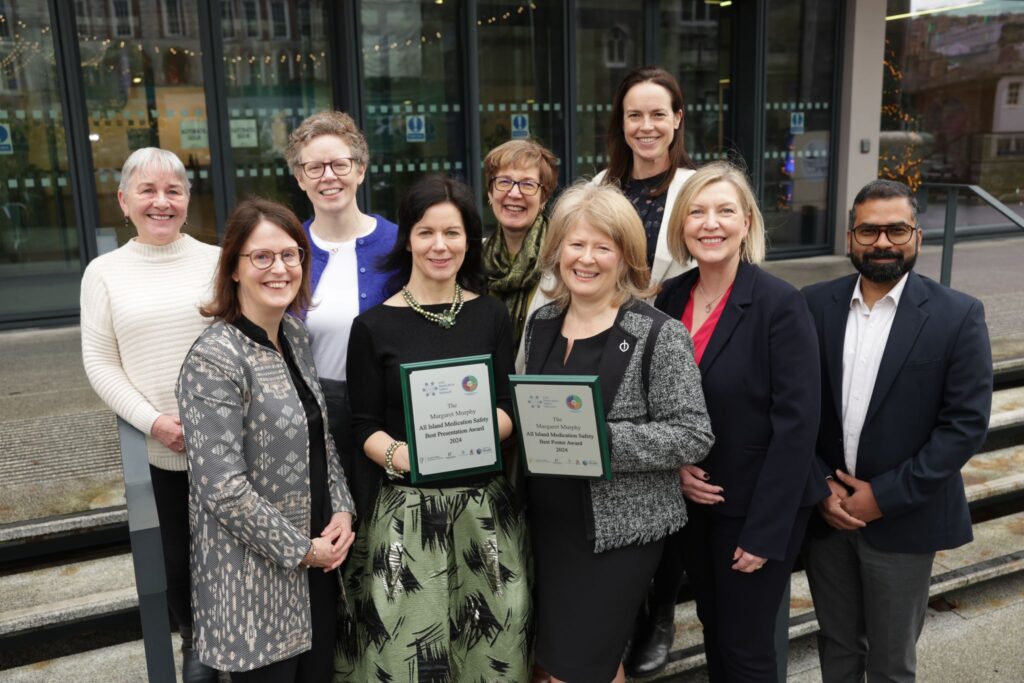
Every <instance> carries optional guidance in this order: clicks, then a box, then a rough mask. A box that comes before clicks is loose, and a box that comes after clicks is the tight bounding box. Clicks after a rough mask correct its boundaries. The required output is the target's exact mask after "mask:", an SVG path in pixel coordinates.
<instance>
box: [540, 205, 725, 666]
mask: <svg viewBox="0 0 1024 683" xmlns="http://www.w3.org/2000/svg"><path fill="white" fill-rule="evenodd" d="M549 230H550V231H549V233H548V239H547V241H546V242H545V244H544V247H543V249H542V250H541V256H540V259H541V266H542V267H543V268H544V269H545V271H546V272H548V273H551V274H553V276H554V280H555V286H554V288H553V289H552V290H549V292H548V294H549V296H551V298H552V299H553V301H552V302H551V303H549V304H547V305H545V306H544V307H543V308H541V309H539V310H538V311H537V312H536V313H535V314H534V316H533V317H532V318H531V319H530V321H529V322H528V323H527V327H526V372H527V374H530V375H536V374H554V375H597V376H598V377H599V378H600V387H601V393H602V400H603V403H604V407H605V416H604V417H605V420H606V425H607V434H608V443H609V450H610V456H611V457H610V461H611V470H612V479H611V480H610V481H604V480H599V481H589V480H586V479H579V478H575V479H574V478H559V477H534V478H531V479H530V481H529V513H530V529H531V535H532V541H533V553H534V568H535V573H534V581H535V583H536V585H537V590H536V593H535V596H536V609H537V626H536V628H537V640H536V661H537V665H538V666H539V667H541V668H543V669H544V671H546V672H547V673H548V674H550V675H551V676H552V680H554V681H566V682H568V683H604V682H605V681H613V680H614V681H623V680H624V674H623V669H622V665H621V659H622V652H623V650H624V649H625V646H626V640H627V639H628V637H629V632H630V629H631V627H632V625H633V617H634V616H635V615H636V613H637V609H638V608H639V607H640V603H641V602H642V600H643V598H644V596H645V595H646V593H647V587H648V584H649V583H650V581H651V577H652V576H653V575H654V571H655V569H656V568H657V566H658V562H659V560H660V559H661V552H662V548H663V546H664V539H665V537H666V536H668V535H669V534H671V533H672V532H674V531H677V530H678V529H680V528H681V527H682V526H683V524H685V523H686V505H685V503H684V501H683V495H682V492H681V491H680V490H679V475H678V471H679V468H680V467H681V466H682V465H684V464H687V463H694V462H697V461H699V460H701V459H703V458H704V456H705V454H706V453H707V452H708V449H709V448H710V446H711V443H712V441H713V440H714V438H713V437H712V435H711V425H710V423H709V421H708V416H707V412H706V411H705V409H704V396H703V394H702V393H701V387H700V373H699V372H698V370H697V366H696V365H695V364H694V362H693V346H692V344H691V342H690V336H689V335H688V334H687V333H686V330H685V329H684V328H683V326H682V324H680V323H679V321H676V320H671V319H669V318H668V316H666V315H665V314H664V313H662V312H660V311H657V310H655V309H654V308H652V307H651V306H649V305H647V304H646V303H644V302H643V301H642V299H643V298H644V297H646V296H648V295H649V293H650V292H649V279H650V275H649V271H648V268H647V262H646V258H645V255H644V247H645V242H646V240H645V238H644V232H643V227H642V225H641V223H640V219H639V217H637V215H636V212H635V211H634V210H633V207H632V206H631V205H630V203H629V201H628V200H627V199H626V198H625V197H624V196H623V195H622V193H621V192H619V190H617V189H615V188H613V187H609V186H607V185H584V186H576V187H574V188H571V189H569V190H567V191H566V192H565V193H564V194H563V195H562V197H561V198H560V199H559V200H558V204H557V205H556V206H555V211H554V214H553V215H552V217H551V225H550V228H549ZM594 455H597V454H596V453H595V454H594ZM526 457H527V458H529V454H526Z"/></svg>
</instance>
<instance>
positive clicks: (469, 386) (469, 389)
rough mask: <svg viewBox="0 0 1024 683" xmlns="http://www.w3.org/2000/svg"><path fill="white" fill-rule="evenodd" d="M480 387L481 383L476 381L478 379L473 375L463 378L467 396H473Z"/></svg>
mask: <svg viewBox="0 0 1024 683" xmlns="http://www.w3.org/2000/svg"><path fill="white" fill-rule="evenodd" d="M478 386H480V382H478V381H476V377H474V376H473V375H466V376H465V377H463V378H462V388H463V389H464V390H465V392H466V393H467V394H472V393H473V392H474V391H476V388H477V387H478Z"/></svg>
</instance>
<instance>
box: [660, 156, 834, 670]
mask: <svg viewBox="0 0 1024 683" xmlns="http://www.w3.org/2000/svg"><path fill="white" fill-rule="evenodd" d="M669 229H670V233H669V235H668V240H669V248H670V249H671V250H672V255H673V257H674V258H675V259H676V260H677V261H678V262H680V263H685V262H686V261H687V260H688V259H689V258H691V257H692V258H693V259H695V260H696V262H697V268H695V269H693V270H690V271H688V272H687V273H684V274H683V275H680V276H679V277H676V278H673V279H671V280H668V281H667V282H666V283H665V286H664V288H663V290H662V292H661V294H660V295H659V296H658V298H657V301H656V303H655V306H656V307H657V308H659V309H661V310H662V311H665V312H666V313H667V314H668V315H670V316H672V317H674V318H676V319H677V320H678V319H681V320H682V321H683V323H684V324H685V325H686V326H687V327H688V328H689V330H690V333H691V335H692V336H693V338H694V348H695V356H696V360H697V362H698V367H699V369H700V373H701V380H702V384H703V387H704V397H705V399H706V401H707V408H708V414H709V415H710V417H711V427H712V431H713V432H714V434H715V437H716V441H715V445H714V446H713V447H712V449H711V452H710V454H709V455H708V457H707V459H706V460H704V461H703V462H702V463H701V464H700V466H699V467H698V466H697V465H684V466H683V468H682V469H681V470H680V483H681V485H682V488H683V494H684V495H685V496H686V499H687V502H688V505H687V509H688V511H689V514H690V522H689V523H688V524H687V525H686V527H684V530H683V533H684V537H683V548H684V558H683V564H684V565H685V567H686V572H687V575H688V576H689V579H690V584H691V586H692V588H693V592H694V597H695V599H696V602H697V615H698V616H699V617H700V620H701V623H702V625H703V627H704V645H705V650H706V652H707V660H708V670H709V675H710V679H711V680H712V681H775V680H776V676H777V669H776V661H775V646H774V625H775V617H776V614H777V613H778V611H779V606H780V603H781V600H782V596H783V594H784V592H785V589H786V586H787V585H788V581H789V575H790V573H791V572H792V570H793V564H794V562H795V560H796V556H797V552H798V551H799V549H800V545H801V542H802V539H803V535H804V530H805V528H806V525H807V520H808V518H809V517H810V514H811V511H812V509H813V506H814V505H815V503H817V502H818V501H819V500H821V499H823V498H825V497H826V496H827V495H828V488H827V486H826V484H825V480H824V477H823V476H822V475H821V473H820V472H819V471H818V470H817V468H814V469H812V467H811V463H812V460H813V457H814V444H815V438H816V436H817V430H818V417H819V412H820V402H819V393H820V378H819V367H818V363H816V362H815V361H816V359H817V358H818V355H817V353H818V346H817V337H816V335H815V331H814V323H813V321H812V319H811V316H810V313H809V312H808V310H807V305H806V304H805V303H804V299H803V297H802V296H801V295H800V293H799V292H798V291H797V290H796V289H795V288H793V287H792V286H790V285H789V284H787V283H785V282H784V281H782V280H780V279H779V278H777V277H774V276H772V275H769V274H768V273H766V272H764V271H762V270H761V269H760V268H758V267H757V266H756V265H755V264H756V263H758V262H760V261H761V260H762V259H763V258H764V253H765V237H764V223H763V220H762V218H761V214H760V212H759V211H758V208H757V204H756V200H755V199H754V195H753V192H752V191H751V189H750V185H749V183H748V182H747V179H746V176H745V174H744V173H743V172H742V171H740V170H739V169H737V168H736V167H734V166H732V165H730V164H727V163H724V162H716V163H713V164H709V165H707V166H705V167H704V168H702V169H700V170H699V171H697V173H696V174H695V175H694V176H693V177H692V178H691V179H690V181H689V182H688V183H687V184H686V187H685V188H684V189H683V192H682V194H681V196H680V198H679V201H678V203H677V205H676V208H675V210H674V211H673V214H672V217H671V220H670V223H669Z"/></svg>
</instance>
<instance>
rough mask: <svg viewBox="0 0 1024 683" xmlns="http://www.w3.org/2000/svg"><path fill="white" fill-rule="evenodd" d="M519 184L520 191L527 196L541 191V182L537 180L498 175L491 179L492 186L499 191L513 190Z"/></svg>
mask: <svg viewBox="0 0 1024 683" xmlns="http://www.w3.org/2000/svg"><path fill="white" fill-rule="evenodd" d="M517 185H518V186H519V191H520V192H522V193H523V194H524V195H526V196H527V197H532V196H533V195H535V194H537V192H539V191H540V183H538V182H537V181H536V180H530V179H529V178H527V179H525V180H512V179H511V178H506V177H504V176H498V177H497V178H495V179H494V180H492V181H491V187H493V188H494V189H495V190H497V191H498V192H511V191H512V188H513V187H516V186H517Z"/></svg>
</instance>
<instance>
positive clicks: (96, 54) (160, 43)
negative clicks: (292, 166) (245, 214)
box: [75, 0, 217, 253]
mask: <svg viewBox="0 0 1024 683" xmlns="http://www.w3.org/2000/svg"><path fill="white" fill-rule="evenodd" d="M75 9H76V14H77V26H78V47H79V50H80V52H81V61H82V67H81V68H82V79H83V83H84V86H85V99H86V102H85V106H86V113H87V116H88V121H89V140H90V141H91V142H92V158H93V167H94V171H95V174H96V191H97V195H98V197H97V199H98V204H99V228H98V231H97V235H96V242H97V247H98V249H99V252H100V253H104V252H107V251H111V250H112V249H116V248H117V247H118V246H120V245H122V244H124V243H125V242H126V241H127V240H129V239H131V238H132V237H134V236H135V230H134V228H132V227H131V226H126V225H125V222H124V214H123V212H122V211H121V207H120V206H119V205H118V203H117V188H118V184H119V183H120V181H121V166H122V165H123V164H124V161H125V159H127V158H128V155H129V154H131V153H132V152H134V151H135V150H136V149H140V148H142V147H162V148H163V149H166V150H169V151H171V152H174V153H175V154H177V155H178V157H179V158H180V159H181V160H182V162H183V163H184V164H185V168H186V169H187V172H188V177H189V181H190V183H191V185H192V197H191V201H190V202H189V218H188V225H187V226H186V228H185V231H186V232H188V233H189V234H191V235H192V236H193V237H196V238H198V239H201V240H203V241H205V242H210V243H216V241H217V225H216V219H215V216H214V207H213V196H212V187H211V179H210V143H209V136H208V133H207V125H206V100H205V95H204V91H203V67H202V54H201V52H200V48H199V26H198V18H197V16H196V14H195V13H194V12H186V11H184V9H183V6H182V3H155V2H142V3H139V2H132V1H131V0H77V1H76V2H75Z"/></svg>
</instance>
